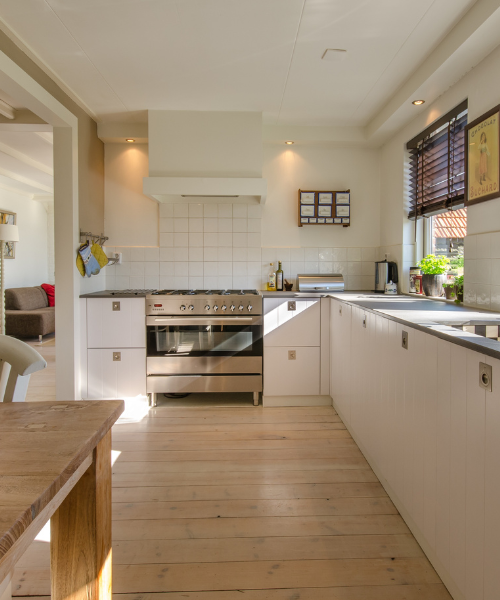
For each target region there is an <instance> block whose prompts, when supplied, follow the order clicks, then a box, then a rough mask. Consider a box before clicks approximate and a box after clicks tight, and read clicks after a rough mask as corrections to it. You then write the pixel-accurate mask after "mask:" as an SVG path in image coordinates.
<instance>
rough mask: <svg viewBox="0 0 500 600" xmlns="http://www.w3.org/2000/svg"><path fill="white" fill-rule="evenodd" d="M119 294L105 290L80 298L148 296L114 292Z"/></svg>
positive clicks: (82, 295) (83, 295)
mask: <svg viewBox="0 0 500 600" xmlns="http://www.w3.org/2000/svg"><path fill="white" fill-rule="evenodd" d="M112 291H113V292H115V291H116V292H117V293H116V294H111V293H110V292H108V291H106V290H103V291H102V292H91V293H89V294H80V296H79V297H80V298H117V299H119V298H145V297H146V296H147V294H121V293H120V290H112Z"/></svg>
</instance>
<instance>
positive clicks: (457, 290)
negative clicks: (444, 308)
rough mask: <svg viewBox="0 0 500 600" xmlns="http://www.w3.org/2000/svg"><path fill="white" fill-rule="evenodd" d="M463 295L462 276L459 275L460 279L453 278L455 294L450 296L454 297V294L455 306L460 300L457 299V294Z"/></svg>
mask: <svg viewBox="0 0 500 600" xmlns="http://www.w3.org/2000/svg"><path fill="white" fill-rule="evenodd" d="M463 293H464V276H463V275H460V277H456V278H455V293H454V294H452V296H455V294H456V296H457V297H456V298H455V304H460V300H459V299H458V295H459V294H463Z"/></svg>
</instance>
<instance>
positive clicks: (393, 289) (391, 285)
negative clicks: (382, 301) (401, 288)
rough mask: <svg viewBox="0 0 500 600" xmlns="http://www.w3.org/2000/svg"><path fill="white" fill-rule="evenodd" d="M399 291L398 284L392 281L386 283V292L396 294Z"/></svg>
mask: <svg viewBox="0 0 500 600" xmlns="http://www.w3.org/2000/svg"><path fill="white" fill-rule="evenodd" d="M397 293H398V286H397V285H396V284H395V283H393V282H392V280H391V281H389V283H386V284H385V290H384V294H388V295H392V296H395V295H397Z"/></svg>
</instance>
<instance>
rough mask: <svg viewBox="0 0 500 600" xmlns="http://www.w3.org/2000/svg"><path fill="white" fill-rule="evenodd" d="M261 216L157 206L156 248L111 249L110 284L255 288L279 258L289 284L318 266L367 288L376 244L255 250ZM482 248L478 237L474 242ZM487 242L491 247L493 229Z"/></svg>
mask: <svg viewBox="0 0 500 600" xmlns="http://www.w3.org/2000/svg"><path fill="white" fill-rule="evenodd" d="M261 217H262V207H261V206H260V205H257V204H256V205H254V204H251V205H246V204H215V203H214V204H194V203H193V204H191V203H189V204H173V205H172V204H161V205H160V222H159V228H160V247H159V248H146V247H144V248H116V249H113V250H116V251H117V252H122V255H123V264H121V265H117V266H116V267H114V271H113V274H112V277H111V279H110V281H111V280H112V281H113V286H114V287H116V288H117V289H123V288H128V287H131V286H132V284H133V285H134V287H144V286H146V287H148V288H155V287H161V288H173V287H190V288H203V287H206V288H209V287H211V288H215V289H217V288H240V289H241V288H254V287H257V288H262V287H264V285H265V282H266V281H267V277H268V274H269V263H273V265H274V267H273V268H274V269H276V268H277V266H278V264H277V261H281V263H282V267H283V271H284V274H285V277H286V278H287V279H288V280H291V281H292V282H293V283H294V288H296V277H297V275H298V274H299V273H320V272H321V273H342V274H343V275H344V278H345V281H346V288H347V289H372V288H373V273H374V264H373V261H374V260H375V259H376V258H378V255H379V248H358V247H356V248H335V247H323V248H306V247H293V248H289V247H285V248H283V247H280V248H269V247H266V248H262V247H261V245H262V244H261V225H262V221H261ZM499 245H500V238H499ZM484 246H485V243H481V248H483V247H484ZM490 247H491V253H492V254H493V253H495V252H496V250H495V248H496V245H495V241H494V237H493V234H491V240H490ZM107 251H111V250H110V249H107ZM498 254H499V256H498V261H494V260H491V261H490V262H491V264H490V269H491V274H490V277H493V276H494V274H496V273H497V272H498V271H499V270H500V249H499V250H498ZM497 263H498V264H497ZM469 266H470V265H469ZM484 269H487V267H483V271H482V272H480V273H479V278H482V279H483V280H486V279H487V277H488V273H487V272H484ZM110 276H111V274H110ZM474 277H475V278H477V277H476V275H474ZM140 283H142V285H139V284H140ZM498 287H499V289H500V279H499V285H498ZM479 298H480V300H481V302H483V303H486V301H487V300H486V298H490V300H491V302H492V303H493V302H494V301H495V302H496V301H498V303H499V304H500V293H498V294H496V295H493V296H492V295H491V294H490V295H488V294H486V290H484V289H483V290H482V291H481V293H480V295H479ZM494 299H495V300H494Z"/></svg>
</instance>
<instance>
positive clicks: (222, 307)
mask: <svg viewBox="0 0 500 600" xmlns="http://www.w3.org/2000/svg"><path fill="white" fill-rule="evenodd" d="M221 310H223V311H224V312H226V310H227V306H226V305H225V304H223V305H222V306H221Z"/></svg>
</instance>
